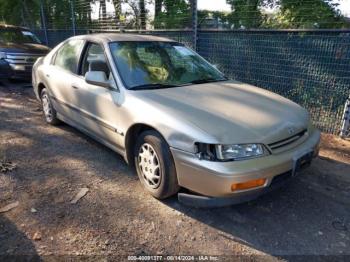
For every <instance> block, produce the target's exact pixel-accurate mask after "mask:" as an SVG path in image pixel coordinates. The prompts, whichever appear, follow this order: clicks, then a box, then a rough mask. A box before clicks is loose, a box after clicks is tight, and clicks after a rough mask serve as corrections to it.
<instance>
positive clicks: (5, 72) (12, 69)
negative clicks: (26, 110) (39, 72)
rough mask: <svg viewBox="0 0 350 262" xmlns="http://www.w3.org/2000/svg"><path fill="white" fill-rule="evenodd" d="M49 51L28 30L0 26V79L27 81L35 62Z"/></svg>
mask: <svg viewBox="0 0 350 262" xmlns="http://www.w3.org/2000/svg"><path fill="white" fill-rule="evenodd" d="M49 51H50V49H49V48H48V47H47V46H45V45H42V44H41V42H40V40H39V38H38V37H36V36H35V35H34V34H33V33H32V32H31V31H29V30H28V29H26V28H23V27H17V26H10V25H2V24H0V79H24V80H29V79H30V78H31V73H32V67H33V64H34V63H35V61H36V60H37V59H38V58H39V57H41V56H44V55H46V54H47V53H48V52H49Z"/></svg>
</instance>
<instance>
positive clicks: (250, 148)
mask: <svg viewBox="0 0 350 262" xmlns="http://www.w3.org/2000/svg"><path fill="white" fill-rule="evenodd" d="M266 153H267V151H266V150H265V147H264V146H263V145H261V144H241V145H217V146H216V156H217V158H218V159H220V160H239V159H244V158H253V157H259V156H263V155H265V154H266Z"/></svg>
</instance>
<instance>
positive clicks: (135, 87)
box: [129, 83, 180, 90]
mask: <svg viewBox="0 0 350 262" xmlns="http://www.w3.org/2000/svg"><path fill="white" fill-rule="evenodd" d="M179 86H180V85H172V84H161V83H157V84H144V85H139V86H133V87H130V88H129V89H130V90H144V89H161V88H171V87H179Z"/></svg>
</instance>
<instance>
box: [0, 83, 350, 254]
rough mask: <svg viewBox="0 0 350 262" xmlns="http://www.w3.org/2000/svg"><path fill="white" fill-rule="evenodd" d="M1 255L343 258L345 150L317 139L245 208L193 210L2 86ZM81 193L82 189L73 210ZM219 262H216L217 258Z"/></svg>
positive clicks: (349, 216)
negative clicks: (315, 149)
mask: <svg viewBox="0 0 350 262" xmlns="http://www.w3.org/2000/svg"><path fill="white" fill-rule="evenodd" d="M0 109H1V110H0V149H1V150H0V152H1V153H2V155H3V156H2V157H5V158H6V159H7V160H8V161H11V162H12V163H13V164H15V165H16V168H15V169H13V170H11V171H8V172H6V173H0V192H1V193H0V207H3V206H6V205H8V204H11V203H14V202H16V201H18V206H16V207H14V208H13V209H11V210H10V211H8V212H6V213H2V214H0V256H1V255H2V256H3V255H21V254H22V255H23V254H24V255H32V256H40V257H41V258H45V257H46V256H48V255H55V256H57V255H74V256H75V255H86V256H89V257H91V256H93V255H102V256H104V255H113V256H116V257H118V258H120V257H119V256H121V258H122V259H120V260H126V256H127V255H142V254H152V255H156V254H163V255H166V254H171V255H180V254H181V255H226V256H229V257H228V258H229V259H231V258H232V256H235V255H249V256H250V255H263V256H267V258H273V257H275V258H276V257H277V258H285V259H289V258H290V257H289V256H290V255H320V254H321V255H350V248H349V247H350V234H349V230H350V209H349V206H350V193H349V192H350V179H349V176H350V157H349V154H350V144H349V142H348V141H344V140H340V139H339V138H337V137H334V136H331V135H323V136H322V144H321V153H320V155H321V158H319V159H316V160H315V161H314V163H313V165H312V167H311V168H309V169H308V170H306V171H305V172H303V173H302V174H301V175H300V176H298V177H297V178H295V179H294V180H293V181H292V182H291V183H290V184H289V185H288V186H286V187H284V188H283V189H281V190H278V191H276V192H272V193H271V194H268V195H265V196H263V197H261V198H259V199H257V200H255V201H251V202H249V203H245V204H241V205H237V206H232V207H227V208H219V209H211V210H205V209H193V208H190V207H185V206H182V205H180V204H179V203H178V201H177V199H176V198H172V199H169V200H166V201H158V200H155V199H153V198H152V197H151V196H150V195H148V194H147V193H146V192H145V191H144V190H143V189H142V188H141V186H140V183H139V182H138V179H137V176H136V175H135V173H134V171H133V170H131V169H129V167H128V166H127V165H126V164H125V162H124V161H123V159H122V157H120V156H118V155H117V154H116V153H114V152H112V151H110V150H109V149H107V148H106V147H104V146H102V145H100V144H99V143H97V142H95V141H93V140H92V139H90V138H88V137H86V136H85V135H83V134H81V133H79V132H78V131H76V130H75V129H73V128H71V127H69V126H67V125H61V126H59V127H51V126H48V125H46V124H45V123H44V121H43V117H42V114H41V110H40V107H39V105H38V103H37V101H36V100H35V98H34V96H33V94H32V90H31V89H30V88H23V87H20V86H19V85H16V86H13V85H12V86H11V85H10V86H7V87H4V86H2V87H0ZM82 188H87V189H88V190H89V191H88V193H87V194H86V195H84V197H82V198H80V199H79V201H77V203H76V204H71V201H72V199H74V197H75V196H76V195H77V193H79V191H80V190H81V189H82ZM220 258H221V259H223V257H220Z"/></svg>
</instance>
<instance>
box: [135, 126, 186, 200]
mask: <svg viewBox="0 0 350 262" xmlns="http://www.w3.org/2000/svg"><path fill="white" fill-rule="evenodd" d="M134 158H135V167H136V171H137V174H138V176H139V179H140V181H141V183H142V185H143V186H144V187H145V188H146V189H147V191H148V192H150V193H151V194H152V195H153V196H154V197H155V198H158V199H164V198H167V197H170V196H172V195H174V194H176V193H177V192H178V191H179V185H178V181H177V176H176V169H175V164H174V160H173V157H172V155H171V152H170V149H169V146H168V144H167V143H166V141H165V140H164V139H163V138H162V136H161V135H160V134H159V133H157V132H156V131H145V132H143V133H142V134H141V135H140V136H139V137H138V139H137V143H136V146H135V151H134Z"/></svg>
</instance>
